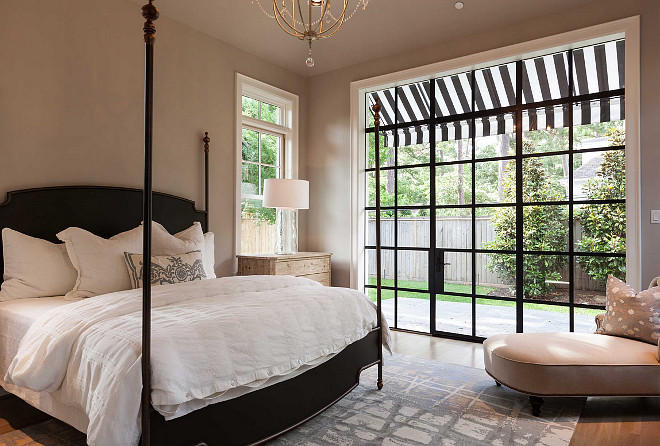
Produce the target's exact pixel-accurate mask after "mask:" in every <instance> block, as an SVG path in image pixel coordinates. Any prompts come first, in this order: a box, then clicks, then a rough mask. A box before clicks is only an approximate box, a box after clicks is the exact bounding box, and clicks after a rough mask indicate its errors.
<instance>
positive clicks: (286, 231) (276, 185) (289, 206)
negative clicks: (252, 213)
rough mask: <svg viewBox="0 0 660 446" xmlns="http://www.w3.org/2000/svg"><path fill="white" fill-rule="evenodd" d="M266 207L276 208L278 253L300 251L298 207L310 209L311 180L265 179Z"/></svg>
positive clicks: (264, 205) (276, 251)
mask: <svg viewBox="0 0 660 446" xmlns="http://www.w3.org/2000/svg"><path fill="white" fill-rule="evenodd" d="M263 207H265V208H275V209H276V210H277V217H276V221H275V225H276V228H277V248H276V249H275V253H276V254H295V253H297V252H298V209H309V181H305V180H290V179H280V178H273V179H267V180H264V203H263Z"/></svg>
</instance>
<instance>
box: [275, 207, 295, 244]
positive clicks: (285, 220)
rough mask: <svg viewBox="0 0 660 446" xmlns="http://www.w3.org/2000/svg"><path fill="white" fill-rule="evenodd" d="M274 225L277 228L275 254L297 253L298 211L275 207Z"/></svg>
mask: <svg viewBox="0 0 660 446" xmlns="http://www.w3.org/2000/svg"><path fill="white" fill-rule="evenodd" d="M275 227H276V230H277V246H276V247H275V254H297V253H298V211H297V210H295V209H277V216H276V219H275Z"/></svg>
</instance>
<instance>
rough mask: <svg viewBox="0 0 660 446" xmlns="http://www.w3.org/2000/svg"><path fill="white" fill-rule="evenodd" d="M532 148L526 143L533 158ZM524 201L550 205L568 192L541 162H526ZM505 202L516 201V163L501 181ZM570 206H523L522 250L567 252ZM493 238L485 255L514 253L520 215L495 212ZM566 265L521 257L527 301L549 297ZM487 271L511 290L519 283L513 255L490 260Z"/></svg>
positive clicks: (560, 258)
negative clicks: (491, 272)
mask: <svg viewBox="0 0 660 446" xmlns="http://www.w3.org/2000/svg"><path fill="white" fill-rule="evenodd" d="M533 152H534V145H533V144H532V143H531V142H528V141H525V142H524V143H523V153H533ZM522 190H523V201H524V202H526V203H527V202H547V201H561V200H564V199H565V192H564V189H563V188H562V187H561V185H560V184H559V182H558V181H556V180H555V179H553V178H552V177H551V176H550V175H548V173H547V172H546V169H545V168H544V166H543V163H542V161H541V159H540V158H537V157H532V158H525V160H524V162H523V186H522ZM502 195H503V198H504V200H503V201H504V202H509V203H515V201H516V169H515V163H514V162H509V163H508V164H507V165H506V167H505V168H504V172H503V176H502ZM567 217H568V215H567V210H566V206H543V205H541V206H534V205H532V206H524V208H523V234H522V240H523V246H524V249H525V250H527V251H565V250H566V238H567V235H568V226H567V224H566V221H567ZM492 221H493V226H494V229H495V238H494V240H493V241H492V242H490V243H484V247H485V249H494V250H498V251H503V250H507V251H515V250H516V209H515V208H514V207H500V208H497V209H496V210H495V211H494V212H493V219H492ZM565 264H566V259H565V258H564V257H563V256H553V255H525V256H524V257H523V270H524V274H523V293H524V297H526V298H531V299H539V298H542V297H545V296H546V295H547V293H548V291H550V289H551V287H552V285H551V284H550V283H551V282H552V281H557V280H559V279H560V278H561V272H560V271H561V269H562V267H563V266H564V265H565ZM488 268H489V269H490V270H491V271H493V272H496V273H497V274H498V275H499V276H500V278H502V279H503V280H504V281H505V282H507V283H509V284H513V283H515V278H516V258H515V255H511V254H491V255H490V261H489V263H488Z"/></svg>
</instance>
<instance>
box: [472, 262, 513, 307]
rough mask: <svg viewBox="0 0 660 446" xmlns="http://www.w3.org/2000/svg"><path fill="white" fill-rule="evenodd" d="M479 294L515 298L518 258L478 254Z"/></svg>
mask: <svg viewBox="0 0 660 446" xmlns="http://www.w3.org/2000/svg"><path fill="white" fill-rule="evenodd" d="M476 268H477V294H483V295H486V296H495V297H515V295H516V256H515V255H514V254H481V253H477V265H476Z"/></svg>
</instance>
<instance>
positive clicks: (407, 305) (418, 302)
mask: <svg viewBox="0 0 660 446" xmlns="http://www.w3.org/2000/svg"><path fill="white" fill-rule="evenodd" d="M430 314H431V300H430V295H429V294H428V293H417V292H413V291H398V292H397V319H398V320H397V328H402V329H404V330H414V331H421V332H422V333H429V332H430V331H431V322H430V320H429V315H430Z"/></svg>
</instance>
